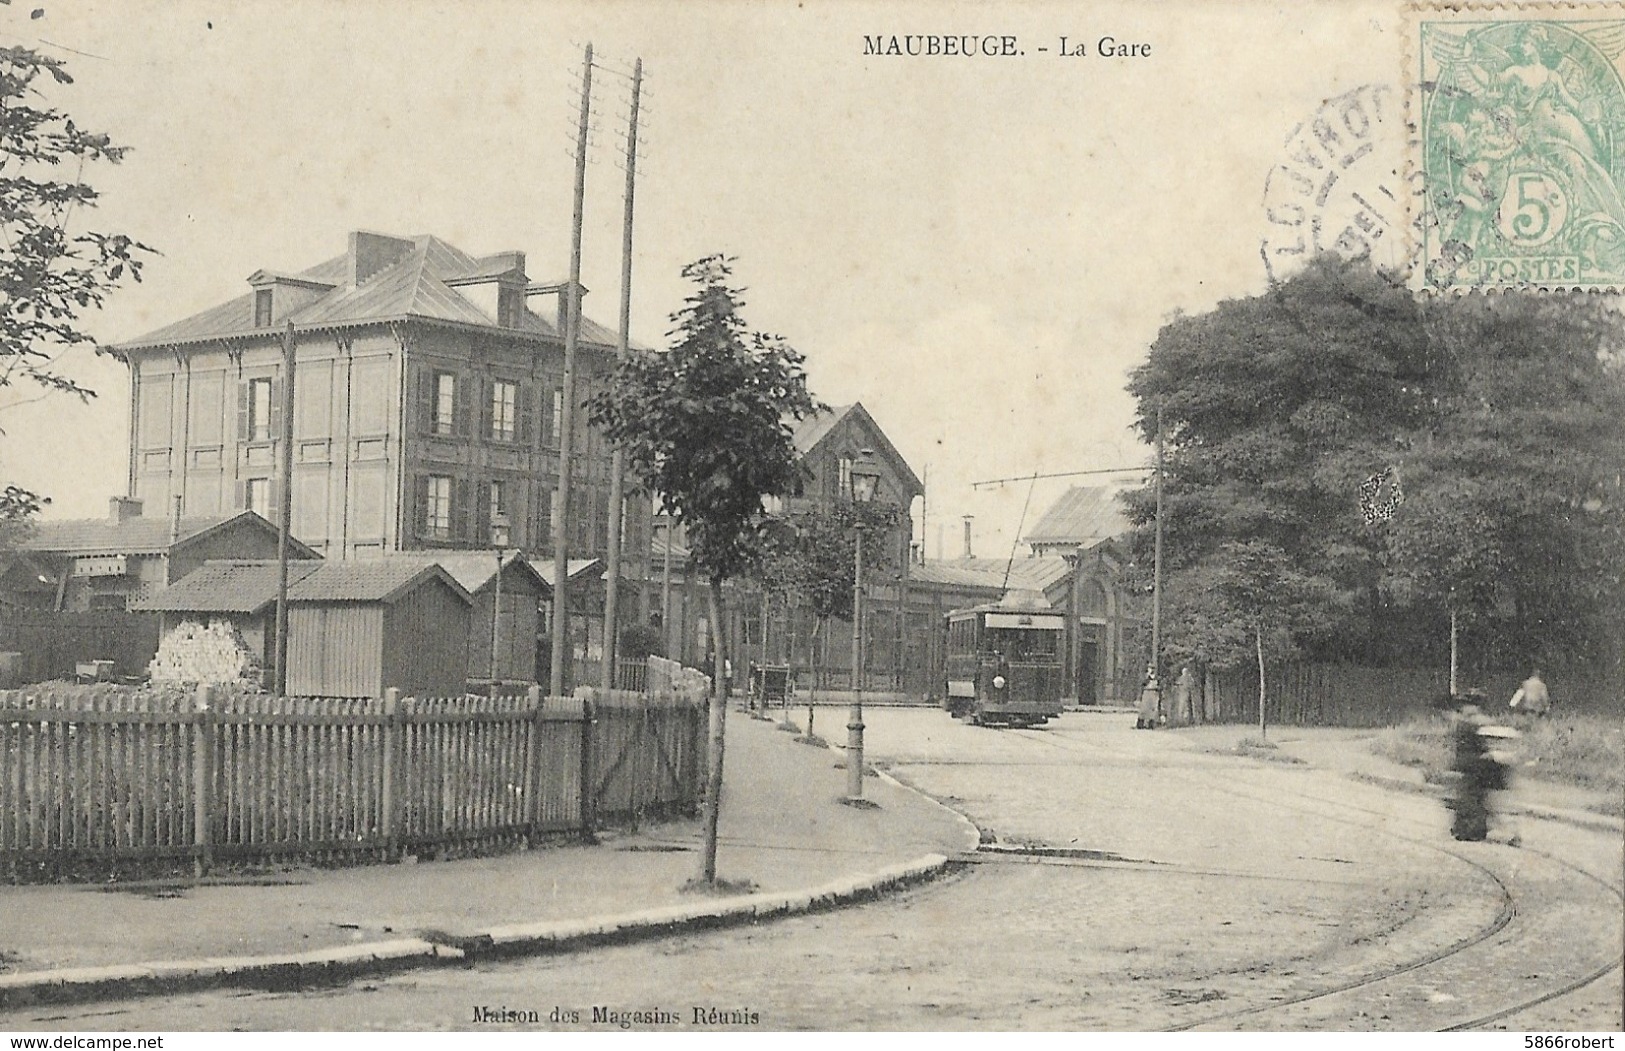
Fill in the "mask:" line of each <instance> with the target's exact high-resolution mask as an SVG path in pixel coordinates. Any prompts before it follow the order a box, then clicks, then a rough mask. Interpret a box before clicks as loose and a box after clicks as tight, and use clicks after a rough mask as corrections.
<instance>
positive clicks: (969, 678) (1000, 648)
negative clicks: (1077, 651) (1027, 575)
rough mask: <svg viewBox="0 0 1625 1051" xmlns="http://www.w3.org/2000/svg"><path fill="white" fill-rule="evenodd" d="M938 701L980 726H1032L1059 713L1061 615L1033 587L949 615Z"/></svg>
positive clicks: (1063, 628) (1062, 677)
mask: <svg viewBox="0 0 1625 1051" xmlns="http://www.w3.org/2000/svg"><path fill="white" fill-rule="evenodd" d="M946 619H947V628H948V640H947V647H946V658H947V660H946V664H947V680H948V681H947V689H946V691H945V692H944V694H943V705H944V707H946V708H947V709H948V711H949V713H950V714H951V715H953V717H954V718H956V719H967V718H968V719H969V720H970V721H971V722H972V723H974V724H975V725H977V726H989V725H1004V726H1037V725H1040V724H1043V723H1046V722H1048V721H1049V720H1050V719H1052V718H1054V717H1055V716H1057V715H1059V714H1061V691H1062V690H1063V688H1064V683H1065V669H1064V667H1063V666H1062V662H1061V653H1062V639H1063V638H1064V637H1065V634H1066V618H1065V617H1063V616H1062V615H1061V614H1060V613H1057V612H1055V609H1054V607H1052V606H1051V605H1050V604H1049V603H1048V602H1047V601H1046V600H1045V599H1044V597H1043V595H1041V594H1039V593H1036V592H1019V591H1012V592H1010V593H1009V594H1007V595H1005V597H1004V599H1002V600H1001V601H999V602H996V603H989V604H986V605H981V606H973V607H971V608H970V609H959V610H954V611H953V612H952V613H949V614H948V615H947V618H946Z"/></svg>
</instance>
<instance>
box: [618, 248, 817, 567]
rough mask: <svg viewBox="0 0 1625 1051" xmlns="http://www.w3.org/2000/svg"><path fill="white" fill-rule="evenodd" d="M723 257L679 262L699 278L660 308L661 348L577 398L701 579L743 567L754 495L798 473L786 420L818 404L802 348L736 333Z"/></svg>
mask: <svg viewBox="0 0 1625 1051" xmlns="http://www.w3.org/2000/svg"><path fill="white" fill-rule="evenodd" d="M731 263H732V261H731V260H730V259H727V258H724V257H722V256H708V257H706V258H704V259H701V260H699V261H697V262H694V263H690V264H689V265H688V266H686V267H684V268H683V276H684V277H685V278H687V279H689V280H691V281H693V282H694V283H695V284H696V285H698V286H699V288H698V291H696V292H695V293H694V294H693V295H691V296H689V297H688V299H687V300H686V301H685V303H684V306H683V308H682V309H681V310H680V311H678V312H677V313H676V314H674V315H673V316H672V321H673V323H674V325H675V327H674V329H673V332H672V334H673V335H674V336H675V337H676V341H675V342H674V343H673V345H672V347H671V349H670V350H667V351H634V352H632V353H630V354H629V355H627V357H626V358H625V360H624V361H623V362H622V363H620V364H618V365H617V366H616V368H615V370H614V372H613V374H612V376H611V380H610V383H609V385H608V386H607V387H606V389H604V390H603V391H601V392H600V393H599V394H597V395H595V396H594V397H593V398H592V399H590V400H589V402H588V412H589V417H590V419H591V420H592V422H593V423H594V424H595V425H596V426H598V427H601V428H603V429H604V431H605V433H606V434H607V435H608V436H609V439H610V440H611V441H612V442H614V443H615V444H616V445H618V446H619V447H620V448H621V450H622V451H623V452H624V453H625V455H626V463H627V468H628V474H629V475H630V476H631V477H636V478H641V479H643V484H644V485H645V487H646V488H649V489H652V490H653V491H654V492H656V493H658V494H659V496H660V500H661V502H662V504H663V506H664V508H665V510H666V511H667V512H668V513H670V514H671V515H672V516H673V517H674V518H676V519H677V520H679V521H681V522H682V524H683V528H684V530H685V532H686V535H687V537H688V542H689V549H690V557H691V558H692V560H693V562H694V564H695V565H696V566H697V567H698V568H699V569H700V570H701V571H702V572H704V573H705V575H706V576H707V577H708V578H709V579H710V580H712V581H722V580H727V579H731V578H733V577H735V576H737V575H740V574H741V573H742V572H744V571H746V570H748V569H749V567H750V566H751V565H752V564H753V560H754V557H755V553H756V548H757V546H758V539H759V537H760V535H761V531H762V528H763V526H764V524H765V522H766V515H765V512H764V511H763V504H762V502H763V498H764V497H767V496H770V495H775V494H779V493H785V492H789V491H790V489H791V487H792V485H793V483H794V481H795V479H796V473H797V471H798V470H799V467H798V464H797V461H796V451H795V447H794V445H793V444H792V443H791V440H790V434H791V430H790V423H789V422H788V421H792V420H801V419H804V418H806V417H807V416H809V415H812V414H813V413H814V412H815V411H817V410H819V409H820V408H822V406H820V405H819V404H818V403H817V402H815V401H814V400H813V397H812V395H811V394H810V393H809V392H808V390H807V384H806V372H805V370H804V368H803V359H802V356H801V355H800V354H799V353H797V352H796V351H795V349H794V348H792V347H791V346H789V344H787V343H786V342H785V341H784V340H783V339H781V338H779V337H777V336H770V335H766V334H763V333H747V331H746V328H745V322H744V319H743V318H742V317H741V316H740V314H739V309H740V307H741V306H743V301H742V299H741V294H742V293H741V290H740V289H737V288H732V287H730V286H729V285H728V280H729V278H730V277H731V276H732V265H731Z"/></svg>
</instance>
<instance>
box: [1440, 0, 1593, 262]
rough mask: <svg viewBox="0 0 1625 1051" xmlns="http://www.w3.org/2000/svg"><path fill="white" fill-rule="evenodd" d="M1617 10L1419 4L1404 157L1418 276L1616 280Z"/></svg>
mask: <svg viewBox="0 0 1625 1051" xmlns="http://www.w3.org/2000/svg"><path fill="white" fill-rule="evenodd" d="M1608 14H1613V15H1615V17H1612V18H1609V17H1605V16H1606V15H1608ZM1621 14H1625V11H1622V10H1621V9H1619V8H1614V9H1613V10H1612V11H1609V10H1606V9H1603V8H1594V7H1577V8H1571V7H1551V6H1541V7H1535V6H1529V7H1500V6H1496V7H1482V8H1478V7H1471V6H1466V5H1452V6H1450V7H1439V8H1424V9H1421V10H1420V11H1418V12H1417V17H1416V20H1415V23H1414V31H1415V34H1416V36H1415V38H1414V39H1413V40H1412V42H1411V43H1412V46H1413V47H1414V49H1415V50H1414V55H1415V58H1416V61H1417V63H1418V66H1419V68H1418V69H1417V70H1416V74H1417V84H1418V88H1417V90H1414V91H1412V92H1411V93H1410V104H1411V112H1410V113H1409V117H1410V122H1411V126H1412V128H1413V129H1414V137H1413V138H1412V142H1411V150H1412V155H1411V158H1410V159H1411V163H1412V164H1413V166H1414V170H1415V171H1417V172H1419V173H1420V177H1421V180H1420V181H1421V188H1422V192H1423V195H1424V209H1425V212H1424V219H1425V221H1424V222H1423V223H1421V224H1420V226H1421V231H1420V236H1421V239H1422V244H1421V257H1422V259H1421V261H1422V265H1423V268H1424V279H1425V282H1426V284H1427V285H1429V286H1431V287H1433V288H1435V289H1474V288H1530V287H1534V288H1565V289H1568V288H1578V289H1618V288H1621V287H1625V199H1622V197H1621V186H1622V185H1625V80H1622V77H1621V69H1622V55H1625V18H1622V17H1618V16H1619V15H1621Z"/></svg>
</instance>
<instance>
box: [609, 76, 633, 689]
mask: <svg viewBox="0 0 1625 1051" xmlns="http://www.w3.org/2000/svg"><path fill="white" fill-rule="evenodd" d="M642 89H643V59H641V58H640V59H638V60H637V62H636V64H634V65H633V67H632V113H631V116H630V117H628V118H627V122H626V202H625V213H624V215H623V217H622V219H621V339H620V344H619V345H618V346H617V347H616V348H615V357H616V360H617V361H625V360H626V355H627V352H628V350H629V349H630V343H631V335H630V332H631V328H632V190H633V186H634V184H635V182H636V172H637V165H638V94H639V92H640V91H642ZM625 473H626V456H625V454H624V453H622V452H621V448H620V446H619V445H617V446H616V447H615V449H614V450H613V451H612V452H611V453H610V460H609V516H608V517H609V551H608V554H609V575H608V578H607V579H606V581H605V584H604V586H605V588H606V589H607V590H606V591H605V594H604V674H603V677H602V679H601V682H602V684H603V687H604V689H606V690H613V689H614V688H615V661H616V659H617V658H618V657H619V656H620V652H619V651H620V646H619V645H618V644H619V642H620V639H619V638H618V635H619V624H620V621H619V617H620V611H621V603H620V591H621V527H622V524H623V519H624V517H625V511H626V508H625V507H624V506H622V505H623V504H625V502H626V495H625V492H624V489H625V487H626V481H625V478H624V477H623V476H624V474H625Z"/></svg>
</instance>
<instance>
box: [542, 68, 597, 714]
mask: <svg viewBox="0 0 1625 1051" xmlns="http://www.w3.org/2000/svg"><path fill="white" fill-rule="evenodd" d="M581 78H582V79H581V122H580V126H579V127H578V129H577V132H576V185H575V211H574V214H573V216H572V218H571V224H570V281H569V284H568V285H566V286H565V289H564V295H565V304H566V315H565V327H564V398H563V401H564V404H563V406H561V407H560V410H559V428H560V432H561V433H560V434H559V492H558V501H557V504H556V506H557V509H558V510H557V520H558V528H557V529H556V530H554V535H553V667H552V668H551V669H550V670H551V674H550V675H549V683H548V689H549V690H550V691H551V692H552V694H553V696H555V697H562V696H564V690H565V686H566V684H567V683H568V682H569V676H567V675H566V674H565V665H566V664H567V663H568V662H569V660H570V647H569V635H568V627H569V621H570V614H569V608H570V607H569V603H568V601H566V600H567V598H568V596H569V591H570V568H569V567H570V459H571V456H570V453H571V448H570V447H571V446H572V445H573V444H574V443H575V422H574V417H575V400H576V393H575V368H576V345H577V344H578V343H579V342H580V340H581V226H582V210H583V208H584V206H585V203H586V196H587V119H588V116H589V113H590V107H591V105H592V45H591V44H588V45H587V52H586V56H585V58H584V59H583V61H582V70H581Z"/></svg>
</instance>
